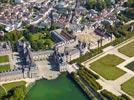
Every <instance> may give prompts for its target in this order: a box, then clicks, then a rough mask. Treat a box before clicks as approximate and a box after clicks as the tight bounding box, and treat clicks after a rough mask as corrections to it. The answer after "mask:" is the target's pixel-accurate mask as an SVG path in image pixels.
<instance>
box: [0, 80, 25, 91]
mask: <svg viewBox="0 0 134 100" xmlns="http://www.w3.org/2000/svg"><path fill="white" fill-rule="evenodd" d="M25 84H26V82H25V81H19V82H12V83H6V84H3V86H4V87H5V89H6V90H7V91H9V90H10V89H12V88H14V87H17V86H21V85H25Z"/></svg>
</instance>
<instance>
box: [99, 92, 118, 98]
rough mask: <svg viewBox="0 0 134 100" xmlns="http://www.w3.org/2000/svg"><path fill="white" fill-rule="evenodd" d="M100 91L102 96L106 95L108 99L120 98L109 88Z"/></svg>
mask: <svg viewBox="0 0 134 100" xmlns="http://www.w3.org/2000/svg"><path fill="white" fill-rule="evenodd" d="M100 93H101V95H102V96H104V97H105V98H106V99H108V100H118V97H117V96H116V95H114V94H113V93H111V92H109V91H107V90H103V91H101V92H100Z"/></svg>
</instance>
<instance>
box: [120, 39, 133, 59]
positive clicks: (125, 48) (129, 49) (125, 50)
mask: <svg viewBox="0 0 134 100" xmlns="http://www.w3.org/2000/svg"><path fill="white" fill-rule="evenodd" d="M119 52H121V53H123V54H125V55H127V56H128V57H133V56H134V41H133V42H131V43H129V44H127V45H125V46H123V47H122V48H120V49H119Z"/></svg>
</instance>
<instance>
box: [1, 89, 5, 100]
mask: <svg viewBox="0 0 134 100" xmlns="http://www.w3.org/2000/svg"><path fill="white" fill-rule="evenodd" d="M4 95H6V92H5V90H4V89H3V88H2V87H1V86H0V100H1V97H2V96H4Z"/></svg>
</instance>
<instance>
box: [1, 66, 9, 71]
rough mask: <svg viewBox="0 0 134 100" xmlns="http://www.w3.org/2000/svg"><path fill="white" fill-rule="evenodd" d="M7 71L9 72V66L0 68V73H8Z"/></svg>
mask: <svg viewBox="0 0 134 100" xmlns="http://www.w3.org/2000/svg"><path fill="white" fill-rule="evenodd" d="M8 70H10V65H1V66H0V72H2V71H8Z"/></svg>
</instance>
